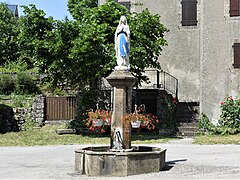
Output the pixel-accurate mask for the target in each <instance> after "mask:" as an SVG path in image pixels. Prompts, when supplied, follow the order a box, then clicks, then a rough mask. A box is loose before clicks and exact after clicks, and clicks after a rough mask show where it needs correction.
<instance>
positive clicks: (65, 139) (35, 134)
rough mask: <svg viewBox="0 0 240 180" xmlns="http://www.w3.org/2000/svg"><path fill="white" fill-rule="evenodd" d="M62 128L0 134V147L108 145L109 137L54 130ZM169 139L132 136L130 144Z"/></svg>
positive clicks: (151, 135) (52, 126)
mask: <svg viewBox="0 0 240 180" xmlns="http://www.w3.org/2000/svg"><path fill="white" fill-rule="evenodd" d="M62 128H65V126H64V125H51V126H50V125H46V126H44V127H42V128H40V129H29V130H27V131H20V132H10V133H6V134H0V146H39V145H40V146H42V145H67V144H110V137H109V135H106V136H104V135H77V134H64V135H58V134H57V133H56V130H57V129H62ZM171 139H172V138H167V137H162V136H159V135H158V134H157V133H142V134H133V135H132V144H157V143H164V142H167V141H169V140H171Z"/></svg>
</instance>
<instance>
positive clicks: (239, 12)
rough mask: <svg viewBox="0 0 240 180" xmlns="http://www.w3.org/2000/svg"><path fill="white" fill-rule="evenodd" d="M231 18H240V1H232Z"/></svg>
mask: <svg viewBox="0 0 240 180" xmlns="http://www.w3.org/2000/svg"><path fill="white" fill-rule="evenodd" d="M229 12H230V16H231V17H232V16H240V0H230V11H229Z"/></svg>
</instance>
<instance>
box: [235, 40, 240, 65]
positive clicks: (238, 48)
mask: <svg viewBox="0 0 240 180" xmlns="http://www.w3.org/2000/svg"><path fill="white" fill-rule="evenodd" d="M233 52H234V63H233V67H235V68H240V43H234V44H233Z"/></svg>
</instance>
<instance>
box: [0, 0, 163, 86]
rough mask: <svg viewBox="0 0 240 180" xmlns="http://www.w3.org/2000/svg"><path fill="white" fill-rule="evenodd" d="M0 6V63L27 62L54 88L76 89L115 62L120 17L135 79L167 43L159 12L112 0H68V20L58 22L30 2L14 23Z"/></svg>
mask: <svg viewBox="0 0 240 180" xmlns="http://www.w3.org/2000/svg"><path fill="white" fill-rule="evenodd" d="M0 8H1V11H0V13H1V17H0V24H1V26H0V38H1V41H0V42H1V43H2V45H1V46H0V49H1V51H0V53H1V54H0V55H1V59H2V61H1V62H5V61H6V60H7V59H8V60H12V59H14V58H15V59H16V58H18V59H19V60H21V61H24V62H27V63H28V65H29V66H34V67H38V68H39V70H40V73H42V74H45V75H46V77H47V78H46V80H47V81H48V82H49V83H50V84H52V85H54V86H59V85H61V86H62V87H64V86H71V87H78V88H79V87H80V88H82V87H86V86H88V85H90V86H91V83H92V82H94V81H93V80H94V79H95V78H101V77H106V76H107V75H109V73H110V72H111V71H112V70H113V68H114V67H115V65H116V57H115V50H114V32H115V30H116V27H117V25H118V22H119V18H120V16H121V15H125V16H127V19H128V24H129V26H130V30H131V50H130V64H131V71H132V72H133V73H134V75H135V76H136V77H138V78H139V81H140V80H141V79H144V76H143V72H144V69H145V68H146V67H155V68H160V64H159V62H158V57H159V55H160V53H161V51H162V46H165V45H167V42H166V40H165V39H164V33H165V32H166V31H167V29H166V28H165V27H164V26H163V24H161V22H160V16H159V15H152V14H150V12H149V11H148V10H147V9H146V10H144V11H143V12H141V13H139V14H136V13H130V12H129V11H128V10H127V8H125V7H124V6H121V5H119V4H118V3H116V2H115V1H114V0H109V1H108V2H107V3H105V4H103V5H100V6H98V5H97V0H69V1H68V8H69V11H70V13H71V14H72V17H73V18H74V19H73V20H69V19H67V18H66V19H65V20H63V21H59V20H54V19H53V18H52V17H46V14H45V13H44V11H43V10H40V9H37V8H36V6H35V5H33V4H31V5H29V6H23V8H24V16H22V17H20V18H19V21H16V19H15V18H13V16H12V14H11V12H10V11H9V10H7V9H6V8H5V7H4V6H3V5H1V6H0ZM9 24H10V25H11V26H9ZM3 42H4V43H3ZM6 51H9V52H12V53H6ZM10 56H12V57H10ZM3 59H4V60H3Z"/></svg>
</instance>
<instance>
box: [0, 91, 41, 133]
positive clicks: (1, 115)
mask: <svg viewBox="0 0 240 180" xmlns="http://www.w3.org/2000/svg"><path fill="white" fill-rule="evenodd" d="M11 101H12V100H11V99H5V100H2V101H1V104H0V133H5V132H11V131H21V130H26V127H25V124H24V123H25V122H26V120H28V121H32V122H36V123H37V125H38V126H42V125H43V124H44V101H45V96H43V95H39V96H37V97H35V98H34V100H33V103H32V106H31V107H29V108H22V107H17V108H12V107H11V106H8V105H6V104H8V103H10V104H11ZM23 101H24V100H23ZM26 101H27V100H26Z"/></svg>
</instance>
